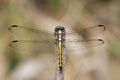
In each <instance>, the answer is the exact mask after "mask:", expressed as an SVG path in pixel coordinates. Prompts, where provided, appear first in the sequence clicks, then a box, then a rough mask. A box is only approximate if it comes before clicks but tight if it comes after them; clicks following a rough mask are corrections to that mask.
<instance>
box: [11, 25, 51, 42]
mask: <svg viewBox="0 0 120 80" xmlns="http://www.w3.org/2000/svg"><path fill="white" fill-rule="evenodd" d="M9 31H10V32H11V33H13V35H15V37H17V39H19V38H22V39H34V40H45V39H50V38H51V37H52V36H51V35H50V33H47V32H44V31H42V30H39V29H34V28H28V27H22V26H18V25H11V26H10V27H9Z"/></svg>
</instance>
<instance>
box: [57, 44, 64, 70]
mask: <svg viewBox="0 0 120 80" xmlns="http://www.w3.org/2000/svg"><path fill="white" fill-rule="evenodd" d="M62 54H63V53H62V44H59V45H58V71H59V72H63V56H62Z"/></svg>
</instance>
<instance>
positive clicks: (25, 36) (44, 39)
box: [9, 25, 105, 80]
mask: <svg viewBox="0 0 120 80" xmlns="http://www.w3.org/2000/svg"><path fill="white" fill-rule="evenodd" d="M104 30H105V26H104V25H98V26H93V27H90V28H87V29H83V30H79V33H81V34H84V33H88V34H89V35H88V36H87V38H86V39H79V38H77V39H71V38H69V39H68V38H67V31H66V28H65V27H63V26H57V27H55V30H54V34H53V35H54V36H51V35H49V36H48V34H47V33H45V32H44V31H41V30H37V29H33V28H27V27H22V26H18V25H12V26H10V27H9V31H10V32H12V33H13V34H15V35H16V37H15V38H16V39H15V40H12V41H11V42H10V44H9V45H10V47H12V48H13V49H14V48H16V47H18V48H20V49H21V48H22V49H21V50H22V51H24V50H28V48H27V46H28V45H30V46H37V47H34V49H35V50H36V48H37V50H38V52H39V51H44V50H45V51H46V49H45V47H44V46H48V45H50V46H51V47H52V46H55V50H56V54H57V63H56V76H55V80H64V67H65V58H66V46H68V47H69V45H70V46H71V45H72V46H73V48H76V47H75V45H78V44H81V43H83V44H84V45H85V47H84V48H82V49H86V48H89V47H94V46H98V45H102V44H103V43H104V41H103V40H102V39H89V37H91V36H95V35H98V34H100V33H102V32H103V31H104ZM71 34H74V33H71ZM76 34H77V33H75V35H76ZM77 35H78V34H77ZM72 38H73V37H72ZM87 45H89V46H87ZM25 46H26V47H25ZM38 46H39V47H38ZM48 48H49V47H48ZM82 49H79V50H82ZM50 50H51V48H50ZM75 51H76V50H75ZM47 52H49V50H47Z"/></svg>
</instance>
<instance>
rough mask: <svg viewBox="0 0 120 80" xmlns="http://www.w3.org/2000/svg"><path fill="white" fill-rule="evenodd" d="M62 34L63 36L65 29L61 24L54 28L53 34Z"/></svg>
mask: <svg viewBox="0 0 120 80" xmlns="http://www.w3.org/2000/svg"><path fill="white" fill-rule="evenodd" d="M59 33H60V34H62V35H63V36H65V35H66V31H65V28H64V27H63V26H56V27H55V30H54V36H56V35H58V34H59Z"/></svg>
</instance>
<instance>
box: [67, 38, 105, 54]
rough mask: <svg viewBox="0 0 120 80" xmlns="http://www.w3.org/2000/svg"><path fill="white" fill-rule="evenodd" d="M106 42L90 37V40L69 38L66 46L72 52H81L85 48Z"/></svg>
mask: <svg viewBox="0 0 120 80" xmlns="http://www.w3.org/2000/svg"><path fill="white" fill-rule="evenodd" d="M102 44H104V41H103V40H102V39H88V40H78V39H75V40H67V41H66V47H67V48H68V51H70V52H72V51H73V52H80V51H83V50H85V49H89V48H93V47H97V46H99V45H102Z"/></svg>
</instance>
